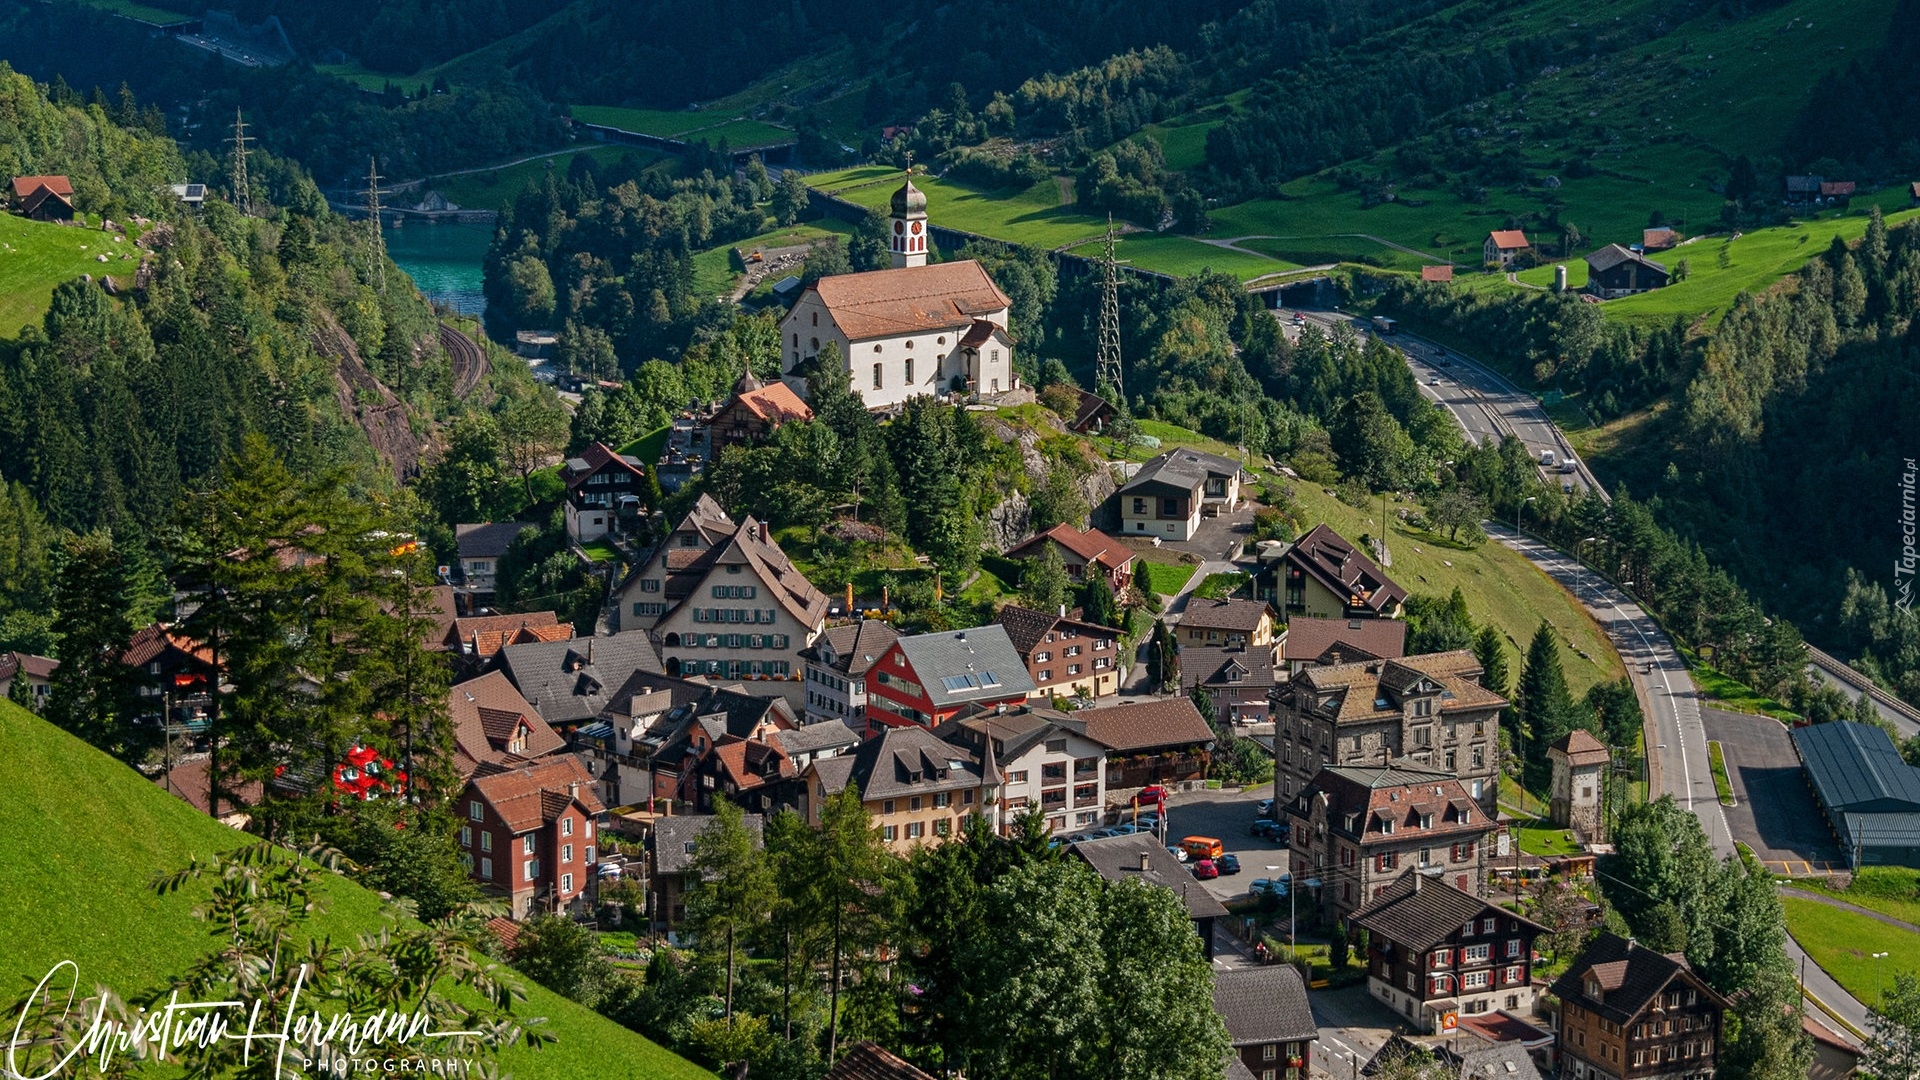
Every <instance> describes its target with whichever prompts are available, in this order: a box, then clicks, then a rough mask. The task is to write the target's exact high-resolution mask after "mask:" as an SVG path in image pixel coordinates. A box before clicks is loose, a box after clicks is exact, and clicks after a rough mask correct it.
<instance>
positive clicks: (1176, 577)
mask: <svg viewBox="0 0 1920 1080" xmlns="http://www.w3.org/2000/svg"><path fill="white" fill-rule="evenodd" d="M1140 567H1141V570H1142V572H1143V573H1145V574H1146V575H1147V587H1148V588H1149V589H1151V590H1153V591H1154V592H1157V593H1159V594H1161V595H1162V596H1174V595H1176V594H1178V593H1179V592H1180V589H1181V588H1182V587H1183V586H1185V585H1186V583H1187V582H1188V581H1190V580H1192V578H1193V572H1194V571H1195V570H1196V569H1198V567H1195V566H1191V565H1188V564H1186V563H1163V562H1147V561H1146V560H1144V559H1143V560H1141V562H1140Z"/></svg>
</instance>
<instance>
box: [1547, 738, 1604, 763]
mask: <svg viewBox="0 0 1920 1080" xmlns="http://www.w3.org/2000/svg"><path fill="white" fill-rule="evenodd" d="M1548 749H1549V750H1558V751H1560V752H1561V753H1563V754H1565V755H1567V763H1568V764H1570V765H1576V766H1577V765H1605V764H1606V763H1607V761H1608V759H1609V758H1610V756H1611V755H1609V754H1608V753H1607V748H1606V746H1605V745H1603V744H1602V743H1601V742H1600V740H1599V739H1596V738H1594V737H1593V736H1592V735H1589V734H1588V733H1586V732H1585V731H1581V730H1578V729H1576V730H1574V731H1570V732H1568V733H1567V734H1565V735H1562V736H1561V737H1560V738H1559V739H1556V740H1555V741H1554V743H1553V745H1552V746H1550V747H1548Z"/></svg>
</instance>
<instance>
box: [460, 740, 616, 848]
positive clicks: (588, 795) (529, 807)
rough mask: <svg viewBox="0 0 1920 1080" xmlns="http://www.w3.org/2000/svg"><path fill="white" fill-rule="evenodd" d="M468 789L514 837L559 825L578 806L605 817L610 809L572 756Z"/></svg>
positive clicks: (488, 779)
mask: <svg viewBox="0 0 1920 1080" xmlns="http://www.w3.org/2000/svg"><path fill="white" fill-rule="evenodd" d="M467 789H468V790H469V791H471V792H473V793H474V794H475V795H477V796H479V797H480V798H481V799H483V800H485V801H486V803H487V805H489V806H491V807H493V812H494V813H496V814H498V815H500V820H502V821H504V822H505V823H506V826H507V828H508V829H510V830H512V831H513V832H514V833H516V834H518V833H523V832H528V831H530V830H532V829H536V828H538V827H540V826H541V825H543V824H546V823H549V822H552V821H555V820H557V819H558V818H559V816H560V815H561V814H562V813H564V812H565V811H566V808H567V807H569V806H572V805H575V804H576V803H577V804H578V805H579V806H580V808H581V810H582V812H584V813H586V814H589V815H592V814H603V813H605V812H606V807H604V806H602V805H601V804H600V796H599V795H598V794H597V793H596V792H595V791H594V783H593V777H592V776H590V775H588V773H587V767H586V766H585V765H582V764H581V763H580V759H579V758H577V757H574V756H573V755H572V754H562V755H559V756H557V757H550V758H547V759H546V760H544V761H539V762H535V763H534V764H531V765H525V766H522V767H520V768H518V769H515V770H513V771H512V772H503V773H495V774H494V775H492V776H482V777H479V778H477V779H475V780H473V781H472V782H470V783H469V784H468V785H467Z"/></svg>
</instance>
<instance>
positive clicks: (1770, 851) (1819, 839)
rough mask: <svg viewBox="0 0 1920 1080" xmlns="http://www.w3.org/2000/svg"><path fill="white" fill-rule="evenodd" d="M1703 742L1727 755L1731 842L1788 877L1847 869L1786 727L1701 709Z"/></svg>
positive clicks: (1764, 719)
mask: <svg viewBox="0 0 1920 1080" xmlns="http://www.w3.org/2000/svg"><path fill="white" fill-rule="evenodd" d="M1700 717H1701V719H1702V720H1704V721H1705V722H1706V726H1707V738H1709V739H1712V740H1714V741H1715V742H1718V743H1719V744H1720V751H1721V753H1722V754H1724V755H1725V756H1726V761H1727V779H1728V781H1729V782H1730V783H1731V784H1732V786H1733V798H1734V801H1735V804H1736V805H1733V806H1729V807H1727V808H1726V810H1725V813H1726V817H1727V828H1729V829H1731V830H1732V831H1733V836H1734V839H1736V840H1739V841H1740V842H1741V843H1743V844H1746V845H1747V846H1748V847H1750V848H1752V849H1753V853H1754V855H1755V856H1756V857H1758V858H1759V859H1760V861H1761V862H1763V863H1765V864H1766V867H1767V869H1768V870H1770V871H1772V872H1773V873H1776V874H1785V875H1787V876H1789V877H1805V876H1807V875H1812V874H1825V873H1828V872H1830V871H1832V870H1834V869H1837V868H1843V867H1844V866H1845V863H1844V861H1843V860H1842V857H1841V853H1840V850H1839V848H1838V847H1837V846H1835V844H1834V842H1833V836H1832V834H1831V833H1829V832H1828V831H1827V819H1826V818H1825V817H1824V816H1823V815H1822V814H1821V813H1820V808H1819V806H1817V805H1816V804H1815V803H1814V801H1813V793H1812V792H1810V791H1808V790H1807V779H1806V773H1805V771H1804V770H1802V769H1801V768H1800V759H1799V757H1798V756H1796V755H1795V754H1794V752H1793V738H1792V736H1791V735H1790V734H1789V733H1788V730H1787V727H1786V725H1784V724H1782V723H1780V721H1778V720H1775V719H1773V718H1772V717H1768V716H1749V715H1747V714H1745V713H1734V712H1726V711H1723V710H1721V709H1709V708H1702V709H1701V710H1700Z"/></svg>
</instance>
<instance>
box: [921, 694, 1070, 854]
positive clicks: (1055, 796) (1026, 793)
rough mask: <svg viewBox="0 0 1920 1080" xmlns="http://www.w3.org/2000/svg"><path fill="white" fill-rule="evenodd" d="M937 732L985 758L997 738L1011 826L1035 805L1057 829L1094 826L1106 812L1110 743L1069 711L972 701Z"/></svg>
mask: <svg viewBox="0 0 1920 1080" xmlns="http://www.w3.org/2000/svg"><path fill="white" fill-rule="evenodd" d="M934 734H936V735H939V736H940V737H941V738H943V739H945V740H946V741H948V742H950V743H953V744H954V745H956V746H962V747H965V748H966V749H967V750H969V751H971V752H972V753H973V755H974V756H975V757H977V758H979V759H981V760H983V761H984V760H986V759H987V757H988V750H987V744H988V743H989V742H991V743H992V744H993V748H992V758H993V760H994V762H995V763H997V764H998V765H999V767H1000V778H1001V788H1000V814H1001V820H1002V822H1003V824H1004V825H1006V826H1010V825H1011V824H1012V823H1013V822H1015V821H1017V820H1019V819H1020V817H1021V816H1022V815H1024V814H1026V813H1028V812H1030V811H1031V810H1032V809H1034V808H1036V807H1037V808H1038V809H1039V810H1040V812H1041V813H1043V814H1045V815H1046V818H1047V830H1048V831H1049V832H1053V833H1066V832H1072V831H1076V830H1079V829H1089V828H1094V827H1096V826H1097V825H1099V823H1100V820H1101V818H1102V816H1103V815H1104V814H1105V813H1106V806H1107V749H1106V747H1104V746H1102V745H1100V744H1099V743H1097V742H1095V741H1093V740H1092V739H1089V738H1087V736H1086V733H1085V730H1084V725H1081V724H1078V723H1075V722H1074V720H1073V719H1072V717H1071V716H1070V715H1068V714H1065V713H1057V712H1054V711H1052V710H1050V709H1040V708H1026V707H1018V708H1012V709H1005V710H1001V709H998V708H995V709H981V708H978V707H973V706H970V707H968V708H967V709H965V710H964V711H962V712H961V713H960V715H959V716H957V717H955V718H954V719H952V720H949V721H947V722H946V723H944V724H942V725H940V727H939V729H938V730H936V731H935V732H934Z"/></svg>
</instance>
